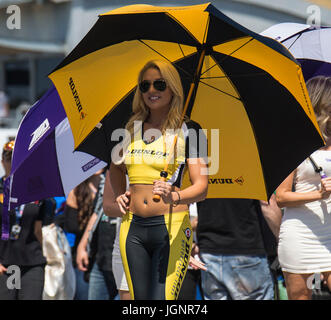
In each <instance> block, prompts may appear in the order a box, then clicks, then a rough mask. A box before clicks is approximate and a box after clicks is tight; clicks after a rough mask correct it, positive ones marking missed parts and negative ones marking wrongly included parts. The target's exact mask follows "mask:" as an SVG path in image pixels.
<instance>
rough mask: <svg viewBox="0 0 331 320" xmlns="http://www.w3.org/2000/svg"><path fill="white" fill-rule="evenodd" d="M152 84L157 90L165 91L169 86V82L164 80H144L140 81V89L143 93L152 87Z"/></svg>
mask: <svg viewBox="0 0 331 320" xmlns="http://www.w3.org/2000/svg"><path fill="white" fill-rule="evenodd" d="M151 85H153V87H154V89H155V90H157V91H164V90H165V89H166V88H167V83H166V82H165V81H164V80H162V79H159V80H155V81H153V82H151V81H149V80H144V81H142V82H140V83H139V89H140V91H141V92H142V93H146V92H147V91H148V90H149V88H150V87H151Z"/></svg>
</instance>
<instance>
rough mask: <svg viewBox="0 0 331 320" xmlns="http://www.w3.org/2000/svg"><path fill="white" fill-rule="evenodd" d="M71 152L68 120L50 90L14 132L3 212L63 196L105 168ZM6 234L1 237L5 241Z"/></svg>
mask: <svg viewBox="0 0 331 320" xmlns="http://www.w3.org/2000/svg"><path fill="white" fill-rule="evenodd" d="M73 150H74V140H73V136H72V132H71V129H70V125H69V121H68V118H67V116H66V113H65V111H64V109H63V105H62V103H61V100H60V98H59V95H58V93H57V91H56V89H55V88H54V87H52V88H51V89H50V90H49V91H48V92H47V93H46V94H45V95H44V96H43V97H42V98H41V99H40V100H39V101H38V102H37V103H36V104H35V105H34V106H32V107H31V108H30V109H29V111H28V112H27V114H26V115H25V117H24V119H23V120H22V122H21V124H20V127H19V129H18V133H17V137H16V141H15V147H14V151H13V156H12V168H11V173H10V176H9V178H7V179H6V181H5V187H4V189H5V190H4V211H5V210H6V209H7V208H8V209H9V210H11V209H13V208H15V207H17V206H19V205H21V204H24V203H29V202H31V201H36V200H41V199H45V198H49V197H55V196H64V195H65V196H67V195H68V193H69V192H70V191H71V190H72V189H73V188H74V187H76V186H77V185H78V184H79V183H81V182H82V181H84V180H85V179H87V178H88V177H90V176H91V175H92V174H94V173H95V172H96V171H98V170H100V169H102V168H104V167H105V166H106V163H105V162H103V161H101V160H99V159H97V158H95V157H94V156H92V155H90V154H86V153H83V152H79V151H77V152H73ZM5 207H6V209H5ZM5 221H6V220H5ZM4 228H5V229H6V227H4ZM3 231H4V229H3ZM6 234H7V233H6V232H3V234H2V236H3V237H4V238H6Z"/></svg>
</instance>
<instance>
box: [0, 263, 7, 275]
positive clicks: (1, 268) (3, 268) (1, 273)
mask: <svg viewBox="0 0 331 320" xmlns="http://www.w3.org/2000/svg"><path fill="white" fill-rule="evenodd" d="M5 272H7V268H5V267H4V266H3V265H2V264H1V263H0V276H1V275H3V274H4V273H5Z"/></svg>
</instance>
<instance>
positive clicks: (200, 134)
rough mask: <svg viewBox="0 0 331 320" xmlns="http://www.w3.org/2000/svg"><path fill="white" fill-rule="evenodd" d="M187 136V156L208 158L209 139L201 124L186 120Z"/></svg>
mask: <svg viewBox="0 0 331 320" xmlns="http://www.w3.org/2000/svg"><path fill="white" fill-rule="evenodd" d="M186 126H187V136H186V142H185V156H186V159H188V158H203V159H204V160H205V161H206V163H207V159H208V141H207V137H206V134H205V133H204V131H203V130H202V128H201V126H200V125H199V124H198V123H197V122H195V121H192V120H190V121H188V122H186Z"/></svg>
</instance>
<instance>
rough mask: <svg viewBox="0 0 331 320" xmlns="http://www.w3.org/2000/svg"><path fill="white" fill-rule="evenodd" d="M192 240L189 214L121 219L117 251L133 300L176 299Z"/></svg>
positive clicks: (187, 261)
mask: <svg viewBox="0 0 331 320" xmlns="http://www.w3.org/2000/svg"><path fill="white" fill-rule="evenodd" d="M192 238H193V234H192V228H191V223H190V219H189V214H188V211H183V212H175V213H170V214H166V215H160V216H154V217H148V218H142V217H139V216H137V215H134V214H132V213H131V212H129V213H127V214H126V215H125V216H124V217H123V219H122V224H121V231H120V250H121V256H122V261H123V266H124V271H125V275H126V279H127V282H128V285H129V290H130V294H131V297H132V299H135V300H176V299H177V298H178V294H179V291H180V288H181V285H182V283H183V280H184V277H185V274H186V270H187V267H188V264H189V259H190V254H191V247H192Z"/></svg>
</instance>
